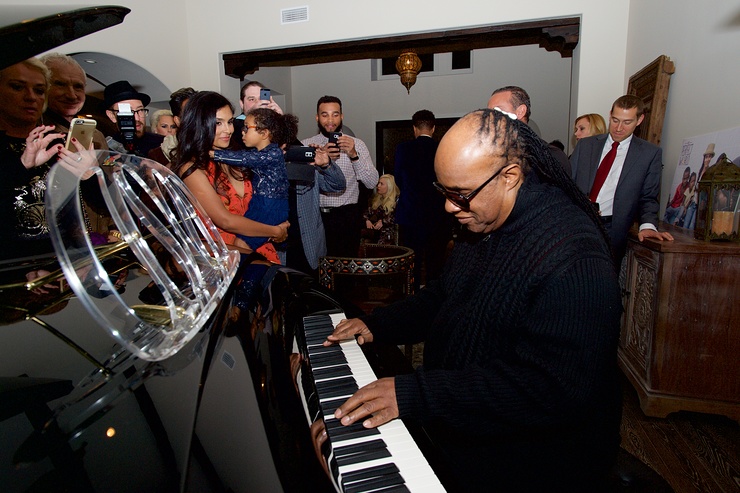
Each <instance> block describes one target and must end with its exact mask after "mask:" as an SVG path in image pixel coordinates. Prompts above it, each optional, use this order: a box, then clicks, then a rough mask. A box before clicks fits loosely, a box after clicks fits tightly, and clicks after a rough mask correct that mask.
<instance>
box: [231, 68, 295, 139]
mask: <svg viewBox="0 0 740 493" xmlns="http://www.w3.org/2000/svg"><path fill="white" fill-rule="evenodd" d="M239 107H241V109H242V114H241V115H239V116H237V117H236V118H234V133H233V134H231V148H232V149H244V143H243V142H242V128H243V127H244V118H245V117H246V116H247V113H249V110H251V109H252V108H268V109H271V110H273V111H274V112H276V113H279V114H281V115H282V114H283V109H282V108H281V107H280V105H279V104H277V103H276V102H275V100H274V99H273V97H272V94H271V92H270V90H269V89H268V88H266V87H265V85H264V84H262V83H261V82H258V81H256V80H251V81H249V82H247V83H246V84H244V85H243V86H242V89H241V92H240V93H239Z"/></svg>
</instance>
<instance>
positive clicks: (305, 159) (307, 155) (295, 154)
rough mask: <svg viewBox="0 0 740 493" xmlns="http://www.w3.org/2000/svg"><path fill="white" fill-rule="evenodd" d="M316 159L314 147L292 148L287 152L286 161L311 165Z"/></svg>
mask: <svg viewBox="0 0 740 493" xmlns="http://www.w3.org/2000/svg"><path fill="white" fill-rule="evenodd" d="M315 159H316V149H314V148H313V147H303V146H290V147H288V149H286V151H285V160H286V161H291V162H294V163H311V162H313V161H314V160H315Z"/></svg>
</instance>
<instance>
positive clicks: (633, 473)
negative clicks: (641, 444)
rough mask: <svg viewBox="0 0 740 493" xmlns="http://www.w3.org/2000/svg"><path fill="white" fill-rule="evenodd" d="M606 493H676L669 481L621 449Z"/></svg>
mask: <svg viewBox="0 0 740 493" xmlns="http://www.w3.org/2000/svg"><path fill="white" fill-rule="evenodd" d="M603 491H604V493H674V491H673V488H671V485H670V484H668V481H666V480H665V479H663V476H661V475H660V474H658V473H657V472H655V471H654V470H653V469H652V468H651V467H650V466H648V465H647V464H645V463H644V462H642V461H641V460H640V459H638V458H637V457H635V456H634V455H632V454H630V453H629V452H627V451H626V450H624V449H623V448H621V447H620V448H619V454H618V455H617V463H616V464H615V466H614V468H613V469H612V471H611V473H610V474H609V477H608V478H607V484H606V487H605V488H604V489H603Z"/></svg>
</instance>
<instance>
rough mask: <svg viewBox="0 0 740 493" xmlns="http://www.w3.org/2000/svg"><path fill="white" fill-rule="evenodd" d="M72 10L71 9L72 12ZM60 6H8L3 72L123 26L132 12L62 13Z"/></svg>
mask: <svg viewBox="0 0 740 493" xmlns="http://www.w3.org/2000/svg"><path fill="white" fill-rule="evenodd" d="M69 7H71V6H67V7H66V8H69ZM62 8H64V7H59V6H50V5H46V6H42V5H37V6H28V5H6V6H3V7H0V9H2V17H1V20H0V46H4V47H11V46H12V47H13V48H12V49H3V50H2V51H0V69H3V68H5V67H9V66H10V65H13V64H15V63H18V62H20V61H23V60H26V59H27V58H30V57H32V56H35V55H38V54H39V53H43V52H45V51H48V50H51V49H52V48H56V47H57V46H59V45H62V44H64V43H68V42H70V41H73V40H75V39H78V38H81V37H83V36H87V35H88V34H92V33H94V32H97V31H101V30H103V29H106V28H108V27H111V26H115V25H116V24H120V23H122V22H123V18H124V17H126V15H127V14H128V13H129V12H131V9H129V8H126V7H121V6H115V5H107V6H98V7H81V8H78V9H75V10H67V11H64V12H59V10H60V9H62Z"/></svg>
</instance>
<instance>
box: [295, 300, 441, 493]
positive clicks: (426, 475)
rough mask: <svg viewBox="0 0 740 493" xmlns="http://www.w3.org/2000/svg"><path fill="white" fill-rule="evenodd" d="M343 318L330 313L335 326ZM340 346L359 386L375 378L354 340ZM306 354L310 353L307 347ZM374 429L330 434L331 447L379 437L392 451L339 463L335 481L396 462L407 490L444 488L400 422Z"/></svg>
mask: <svg viewBox="0 0 740 493" xmlns="http://www.w3.org/2000/svg"><path fill="white" fill-rule="evenodd" d="M344 318H346V317H345V315H344V314H343V313H337V314H332V315H330V319H331V323H332V326H334V327H336V325H337V324H338V323H339V322H340V321H341V320H343V319H344ZM318 346H321V344H314V345H312V347H318ZM339 347H340V348H341V350H342V353H343V354H344V356H345V358H346V360H347V362H346V363H342V364H346V365H347V366H348V367H349V368H350V371H351V376H352V377H353V378H354V380H355V381H356V382H357V387H358V388H361V387H364V386H365V385H367V384H369V383H371V382H373V381H375V380H377V376H376V375H375V372H374V371H373V370H372V367H371V366H370V364H369V363H368V362H367V359H366V358H365V355H364V354H363V352H362V349H361V348H360V346H359V344H357V341H356V340H348V341H342V342H341V343H340V344H339ZM309 354H311V352H310V350H309ZM309 357H310V356H309ZM335 366H339V364H322V366H321V367H322V368H330V367H335ZM339 378H344V376H330V377H322V378H320V379H317V380H316V381H317V382H327V381H330V380H336V379H339ZM350 396H351V395H346V396H340V397H337V396H334V397H326V398H322V396H321V395H319V401H320V402H327V401H331V400H335V399H342V398H349V397H350ZM324 418H325V419H327V420H328V419H332V418H334V415H326V416H324ZM377 430H378V431H379V432H380V434H379V435H378V434H373V435H369V436H365V437H355V438H346V437H341V436H334V437H332V436H331V435H330V440H331V443H332V446H333V447H337V446H344V445H354V444H362V443H364V442H369V441H371V440H377V439H378V438H380V439H382V440H383V441H384V442H385V444H386V447H387V449H388V451H389V452H390V454H391V457H387V458H382V459H375V460H371V461H365V462H359V463H355V464H349V465H345V466H340V467H339V474H340V477H339V478H338V482H339V483H340V484H341V478H342V475H343V474H346V473H348V472H352V471H358V470H363V469H367V468H369V467H373V466H377V465H384V464H395V465H396V466H397V467H398V469H399V471H400V475H401V477H402V478H403V479H404V482H405V485H406V487H407V488H408V489H409V490H410V491H412V492H424V493H426V492H437V491H445V490H444V488H443V487H442V485H441V483H440V482H439V479H438V478H437V476H436V474H435V473H434V471H433V470H432V468H431V466H429V463H428V462H427V460H426V458H425V457H424V455H423V454H422V453H421V451H420V450H419V448H418V446H417V445H416V442H414V440H413V438H412V437H411V435H410V434H409V432H408V430H407V429H406V426H405V425H404V424H403V422H402V421H400V420H393V421H391V422H389V423H386V424H384V425H382V426H380V427H378V428H377Z"/></svg>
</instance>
